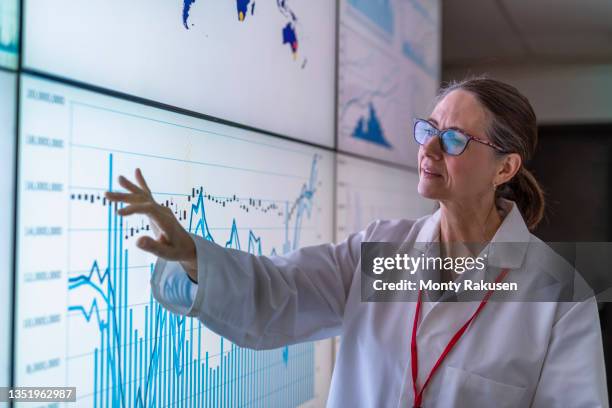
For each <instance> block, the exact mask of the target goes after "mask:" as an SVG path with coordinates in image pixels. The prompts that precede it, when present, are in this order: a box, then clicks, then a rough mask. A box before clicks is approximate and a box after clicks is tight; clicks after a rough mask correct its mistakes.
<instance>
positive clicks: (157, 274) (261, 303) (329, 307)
mask: <svg viewBox="0 0 612 408" xmlns="http://www.w3.org/2000/svg"><path fill="white" fill-rule="evenodd" d="M136 181H137V183H138V184H139V186H137V185H135V184H133V183H131V182H130V181H129V180H127V179H125V178H124V177H120V178H119V183H120V184H121V185H122V186H123V187H124V188H126V189H127V190H128V191H129V193H116V192H109V193H107V194H106V197H107V198H108V199H109V200H112V201H121V202H124V203H127V204H128V205H127V206H126V207H124V208H122V209H121V210H119V214H121V215H131V214H144V215H146V216H148V217H149V219H150V221H151V224H152V226H153V230H154V231H155V238H151V237H141V238H140V239H139V240H138V241H137V245H138V247H140V248H141V249H143V250H145V251H148V252H150V253H153V254H155V255H156V256H158V257H159V260H158V262H157V264H156V267H155V271H154V274H153V278H152V290H153V295H154V296H155V298H156V299H157V300H158V301H159V302H160V303H161V304H162V305H164V306H165V307H167V308H168V309H169V310H171V311H172V312H175V313H178V314H184V315H189V316H194V317H197V318H199V319H200V320H201V321H202V322H203V323H204V324H205V325H207V326H208V327H209V328H210V329H212V330H214V331H215V332H217V333H219V334H220V335H222V336H224V337H227V338H228V339H229V340H231V341H233V342H235V343H236V344H238V345H240V346H247V347H251V348H274V347H279V346H283V345H286V344H290V343H296V342H301V341H308V340H314V339H320V338H324V337H330V336H334V335H336V334H338V333H339V332H340V329H341V326H342V317H343V314H344V305H345V302H346V297H347V294H348V291H349V288H350V285H351V283H352V279H353V275H354V273H355V270H356V269H357V265H358V263H359V258H360V249H361V242H362V241H363V240H364V238H365V236H366V234H367V233H366V232H365V231H363V232H361V233H356V234H353V235H351V236H350V237H349V238H347V239H346V240H345V241H343V242H342V243H340V244H337V245H334V244H324V245H317V246H312V247H306V248H302V249H299V250H296V251H293V252H291V253H289V254H286V255H284V256H270V257H265V256H255V255H251V254H249V253H246V252H242V251H237V250H234V249H228V248H224V247H221V246H219V245H217V244H215V243H213V242H210V241H207V240H205V239H204V238H202V237H198V236H193V235H190V234H188V233H187V231H185V229H184V228H183V227H182V226H181V225H180V223H179V222H178V221H177V220H176V218H175V217H174V215H173V214H172V212H171V211H169V210H168V209H167V208H165V207H163V206H161V205H159V204H158V203H156V202H155V200H154V199H153V197H152V194H151V191H150V190H149V188H148V186H147V185H146V182H145V180H144V177H143V176H142V174H141V173H140V171H139V170H136ZM190 278H191V279H190ZM194 282H197V284H196V283H194Z"/></svg>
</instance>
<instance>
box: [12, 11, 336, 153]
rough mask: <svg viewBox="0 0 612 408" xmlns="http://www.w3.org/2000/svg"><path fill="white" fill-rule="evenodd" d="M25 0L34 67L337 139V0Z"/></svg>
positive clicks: (276, 128) (312, 138) (29, 63)
mask: <svg viewBox="0 0 612 408" xmlns="http://www.w3.org/2000/svg"><path fill="white" fill-rule="evenodd" d="M24 6H25V10H24V12H25V18H26V22H27V23H26V24H25V33H24V36H25V44H24V47H25V48H24V64H25V66H26V67H28V68H31V69H34V70H37V71H43V72H46V73H51V74H53V75H56V76H59V77H65V78H69V79H72V80H76V81H80V82H85V83H89V84H93V85H97V86H100V87H103V88H107V89H110V90H113V91H119V92H122V93H127V94H130V95H136V96H139V97H142V98H146V99H150V100H153V101H157V102H162V103H164V104H169V105H173V106H177V107H180V108H185V109H188V110H191V111H195V112H199V113H203V114H206V115H210V116H214V117H217V118H222V119H227V120H230V121H233V122H237V123H240V124H245V125H248V126H251V127H255V128H258V129H264V130H266V131H270V132H274V133H278V134H282V135H285V136H290V137H293V138H298V139H302V140H306V141H309V142H313V143H317V144H321V145H326V146H333V143H334V113H335V60H336V58H335V52H336V24H335V17H336V5H335V2H333V1H329V0H291V1H285V0H282V1H281V0H277V1H265V2H261V1H257V2H256V1H255V0H234V1H207V0H183V1H180V0H179V1H160V0H153V1H151V0H132V1H123V0H91V1H85V2H84V1H80V0H54V1H46V0H25V4H24Z"/></svg>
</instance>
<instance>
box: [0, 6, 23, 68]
mask: <svg viewBox="0 0 612 408" xmlns="http://www.w3.org/2000/svg"><path fill="white" fill-rule="evenodd" d="M17 10H18V3H17V1H15V0H2V1H0V65H5V66H7V67H8V68H15V67H16V63H17V54H18V52H19V51H18V50H19V43H18V38H19V30H18V27H19V15H18V12H17Z"/></svg>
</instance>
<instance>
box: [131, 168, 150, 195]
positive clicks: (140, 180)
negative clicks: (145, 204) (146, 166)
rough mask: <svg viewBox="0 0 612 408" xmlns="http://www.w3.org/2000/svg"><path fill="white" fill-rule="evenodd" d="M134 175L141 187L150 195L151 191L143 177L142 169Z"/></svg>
mask: <svg viewBox="0 0 612 408" xmlns="http://www.w3.org/2000/svg"><path fill="white" fill-rule="evenodd" d="M134 173H135V175H136V181H137V182H138V184H139V185H140V187H141V188H142V189H143V190H144V191H145V192H147V193H148V194H151V189H149V186H148V185H147V182H146V180H145V178H144V176H143V175H142V171H140V169H136V171H135V172H134Z"/></svg>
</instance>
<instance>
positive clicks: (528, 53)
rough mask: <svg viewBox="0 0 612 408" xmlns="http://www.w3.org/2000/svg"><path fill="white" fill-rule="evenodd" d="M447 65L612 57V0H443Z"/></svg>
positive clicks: (583, 60)
mask: <svg viewBox="0 0 612 408" xmlns="http://www.w3.org/2000/svg"><path fill="white" fill-rule="evenodd" d="M442 26H443V29H442V36H443V37H442V61H443V65H444V67H445V68H453V67H464V66H469V65H474V64H506V63H508V64H517V63H523V62H530V63H534V62H536V63H538V62H542V63H574V64H575V63H612V0H531V1H529V0H442Z"/></svg>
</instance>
